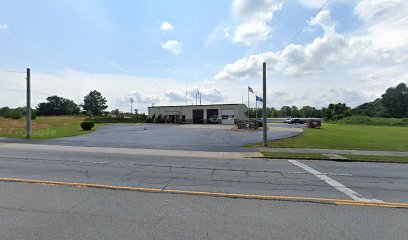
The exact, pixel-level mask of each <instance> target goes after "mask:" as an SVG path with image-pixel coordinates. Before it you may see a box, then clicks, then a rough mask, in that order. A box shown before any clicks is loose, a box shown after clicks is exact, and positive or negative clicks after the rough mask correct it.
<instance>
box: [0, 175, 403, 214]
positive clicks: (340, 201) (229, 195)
mask: <svg viewBox="0 0 408 240" xmlns="http://www.w3.org/2000/svg"><path fill="white" fill-rule="evenodd" d="M0 182H18V183H31V184H46V185H60V186H70V187H89V188H101V189H110V190H123V191H137V192H147V193H168V194H183V195H197V196H207V197H224V198H237V199H258V200H275V201H291V202H310V203H322V204H335V205H351V206H366V207H383V208H402V209H408V203H401V202H382V201H356V200H345V199H334V198H312V197H292V196H273V195H257V194H240V193H222V192H202V191H186V190H171V189H160V188H142V187H128V186H114V185H105V184H92V183H76V182H60V181H48V180H36V179H21V178H0Z"/></svg>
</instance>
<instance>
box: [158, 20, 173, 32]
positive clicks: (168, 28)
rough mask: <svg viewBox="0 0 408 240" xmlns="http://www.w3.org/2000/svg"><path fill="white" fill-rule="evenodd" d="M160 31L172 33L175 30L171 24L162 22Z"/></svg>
mask: <svg viewBox="0 0 408 240" xmlns="http://www.w3.org/2000/svg"><path fill="white" fill-rule="evenodd" d="M160 29H161V30H162V31H172V30H173V29H174V27H173V25H171V23H169V22H162V24H161V26H160Z"/></svg>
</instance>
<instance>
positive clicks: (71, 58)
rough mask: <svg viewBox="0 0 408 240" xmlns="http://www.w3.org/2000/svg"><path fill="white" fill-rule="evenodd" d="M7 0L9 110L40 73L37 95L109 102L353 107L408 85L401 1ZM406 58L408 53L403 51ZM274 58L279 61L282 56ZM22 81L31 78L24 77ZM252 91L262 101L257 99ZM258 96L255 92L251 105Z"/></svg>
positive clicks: (1, 94) (1, 11) (2, 30)
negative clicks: (264, 77) (249, 92)
mask: <svg viewBox="0 0 408 240" xmlns="http://www.w3.org/2000/svg"><path fill="white" fill-rule="evenodd" d="M324 2H325V0H311V1H308V0H287V1H285V0H251V1H250V0H234V1H227V0H222V1H216V0H213V1H187V0H183V1H181V0H179V1H131V0H122V1H113V0H88V1H79V0H78V1H74V0H70V1H68V0H36V1H23V0H14V1H2V2H1V5H2V7H1V8H0V53H1V58H0V84H1V85H0V105H1V106H4V105H9V106H21V105H24V101H23V98H22V96H23V95H24V84H23V82H21V79H23V78H24V76H21V75H19V74H11V73H4V72H1V70H3V71H4V70H24V69H25V68H26V67H30V68H31V69H32V71H33V101H34V103H38V102H40V101H43V100H44V99H45V98H46V97H47V96H49V95H53V94H58V95H61V96H64V97H67V98H70V99H73V100H75V101H77V102H78V103H80V102H81V100H82V98H83V95H85V94H86V93H87V92H89V91H90V90H93V89H97V90H99V91H101V92H102V93H103V95H105V96H106V97H107V99H108V103H109V105H110V109H114V108H120V109H122V110H126V109H127V108H128V106H127V105H128V104H127V102H126V99H127V98H129V97H134V98H136V101H137V103H136V106H137V108H139V110H140V111H145V110H146V108H147V106H149V105H151V104H153V103H154V104H156V105H158V104H185V88H186V81H187V90H188V99H187V102H188V104H191V102H192V101H194V94H195V92H196V91H201V92H202V93H203V103H217V102H228V103H236V102H241V101H242V95H244V96H245V101H244V102H245V103H246V87H247V86H248V85H250V86H252V87H253V88H254V89H255V90H257V91H258V92H260V91H261V78H260V75H259V74H260V72H261V69H260V66H261V65H260V64H261V63H262V62H263V61H266V62H267V63H268V105H270V106H275V107H281V106H282V105H297V106H303V105H314V106H318V107H320V106H324V105H326V104H328V103H331V102H346V103H347V104H349V105H352V106H355V105H358V104H360V103H363V102H364V101H369V100H374V99H375V98H376V97H378V96H380V95H381V93H382V92H383V91H384V90H385V89H386V88H387V87H390V86H394V85H396V84H397V83H399V82H407V79H408V75H407V72H406V70H405V69H407V68H406V67H407V57H404V53H407V52H408V39H407V38H408V37H407V36H408V34H407V33H408V32H407V30H406V29H407V28H408V20H407V17H406V16H405V15H406V14H405V13H406V12H407V11H408V8H407V3H406V1H402V0H389V1H387V0H361V1H358V0H331V1H330V2H329V4H328V5H327V6H326V7H325V8H324V9H323V11H321V12H320V13H319V15H318V16H316V18H314V19H313V20H312V21H311V24H309V25H308V26H307V27H306V28H305V29H304V30H303V32H302V35H301V36H300V37H299V38H297V39H296V40H295V41H293V42H292V44H291V45H289V46H288V41H289V40H290V39H291V38H292V37H293V36H294V35H295V34H296V33H297V32H298V31H299V30H300V29H302V26H303V25H304V24H305V22H306V21H307V20H309V19H311V17H313V16H314V14H315V13H316V11H317V9H318V8H319V7H320V6H321V5H322V4H323V3H324ZM405 56H406V55H405ZM275 60H276V61H275ZM23 80H24V79H23ZM253 98H255V97H253ZM253 102H254V100H253V99H252V97H251V104H253Z"/></svg>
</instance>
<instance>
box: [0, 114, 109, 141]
mask: <svg viewBox="0 0 408 240" xmlns="http://www.w3.org/2000/svg"><path fill="white" fill-rule="evenodd" d="M83 120H84V117H83V116H49V117H37V118H36V119H35V120H32V139H50V138H60V137H71V136H77V135H83V134H87V133H90V132H92V131H95V130H96V129H97V128H98V127H100V126H103V125H106V124H95V127H94V128H93V129H92V130H91V131H83V130H82V129H81V126H80V124H81V122H82V121H83ZM25 136H26V131H25V119H18V120H15V119H5V118H0V137H6V138H25Z"/></svg>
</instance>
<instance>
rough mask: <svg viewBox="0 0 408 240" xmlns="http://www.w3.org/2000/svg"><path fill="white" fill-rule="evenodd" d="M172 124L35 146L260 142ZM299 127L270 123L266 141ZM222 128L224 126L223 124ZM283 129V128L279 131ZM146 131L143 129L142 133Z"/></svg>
mask: <svg viewBox="0 0 408 240" xmlns="http://www.w3.org/2000/svg"><path fill="white" fill-rule="evenodd" d="M194 126H195V125H173V124H113V125H109V126H103V127H100V128H98V130H97V131H95V132H92V133H90V134H86V135H81V136H75V137H66V138H58V139H50V140H42V141H30V143H38V144H57V145H67V146H93V147H119V148H144V149H145V148H149V149H169V150H194V151H223V152H226V151H229V152H232V151H256V150H254V149H250V148H243V147H242V146H243V145H245V144H248V143H254V142H261V141H262V131H257V132H237V131H231V130H230V129H228V128H232V126H226V127H227V128H220V127H223V126H221V125H215V126H214V125H199V126H201V127H200V128H197V127H194ZM302 126H303V125H300V126H299V125H289V124H286V125H284V124H270V131H269V132H268V135H269V136H268V139H269V140H274V139H283V138H289V137H294V136H297V135H298V134H300V133H301V132H302V131H301V130H299V127H302ZM224 127H225V125H224ZM283 127H284V128H283ZM145 129H146V130H145ZM0 141H2V142H26V141H25V140H17V139H2V140H0Z"/></svg>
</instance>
